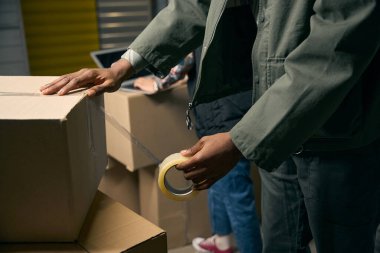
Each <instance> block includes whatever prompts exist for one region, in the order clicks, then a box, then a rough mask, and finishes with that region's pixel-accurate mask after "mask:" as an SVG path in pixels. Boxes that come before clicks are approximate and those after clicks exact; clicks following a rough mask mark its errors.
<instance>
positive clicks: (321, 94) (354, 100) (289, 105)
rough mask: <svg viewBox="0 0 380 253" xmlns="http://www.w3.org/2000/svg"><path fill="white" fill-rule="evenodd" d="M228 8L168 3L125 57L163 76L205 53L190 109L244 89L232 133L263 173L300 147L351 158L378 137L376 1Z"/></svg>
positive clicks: (308, 0) (379, 4)
mask: <svg viewBox="0 0 380 253" xmlns="http://www.w3.org/2000/svg"><path fill="white" fill-rule="evenodd" d="M227 2H228V1H227V0H211V1H207V0H198V1H196V0H172V1H169V5H168V6H167V7H166V8H165V9H164V10H163V11H161V12H160V13H159V14H158V15H157V16H156V17H155V18H154V20H153V21H152V22H151V23H150V24H149V26H148V27H147V28H146V29H145V30H144V31H143V32H142V33H141V34H140V35H139V36H138V38H137V39H136V40H135V41H134V42H133V43H132V44H131V45H130V48H132V49H133V50H135V51H136V52H138V53H139V54H140V55H141V56H143V58H144V59H145V60H146V61H147V62H148V63H149V64H150V68H151V69H152V70H153V71H154V72H155V73H156V74H158V75H165V74H166V73H168V71H169V70H170V68H171V67H172V66H174V65H175V64H176V63H177V62H178V61H179V60H180V59H181V58H182V57H184V56H185V55H186V54H187V53H188V52H190V51H191V50H193V49H195V48H196V47H198V46H200V45H203V50H202V56H201V65H200V71H199V75H198V81H197V86H196V91H195V94H194V97H193V99H192V101H191V104H190V105H191V106H196V105H197V104H199V103H203V102H209V101H212V100H214V99H217V98H219V97H222V96H226V95H229V94H233V93H237V92H242V91H244V90H246V89H247V86H246V85H244V84H245V83H246V81H247V80H250V82H251V83H252V86H250V87H249V88H250V89H252V91H253V99H252V107H251V109H250V110H249V111H248V112H247V113H246V114H245V116H244V117H243V118H242V119H241V120H240V121H239V122H238V123H237V125H236V126H235V127H234V128H233V129H232V130H231V131H230V134H231V137H232V140H233V142H234V144H235V145H236V146H237V148H238V149H239V150H240V151H241V152H242V154H243V155H244V156H245V157H246V158H248V159H250V160H252V161H254V162H255V163H256V164H257V165H258V166H260V167H261V168H264V169H268V170H272V169H275V168H276V167H277V166H278V165H279V164H280V163H281V162H282V161H284V160H285V159H286V158H287V157H289V155H291V154H293V153H295V152H297V151H298V150H299V149H300V148H302V149H304V150H311V151H323V152H324V151H331V150H345V149H354V148H357V147H361V146H364V145H367V144H370V143H371V142H373V141H375V140H377V139H378V138H379V137H380V69H376V68H375V66H376V64H377V66H380V52H379V46H380V1H379V0H365V1H359V0H334V1H322V0H302V1H301V0H300V1H290V0H281V1H279V0H258V1H253V6H251V7H252V8H251V7H250V6H248V5H246V6H243V7H232V8H231V7H228V6H227ZM229 9H233V11H230V12H229V13H230V14H229V15H226V13H227V10H229ZM248 10H249V11H248ZM231 12H232V13H234V14H231ZM252 14H253V15H252ZM253 17H255V18H253ZM252 24H253V25H257V33H256V32H255V31H256V29H252ZM252 38H255V39H254V40H253V39H252ZM253 41H254V43H253ZM247 59H248V61H247ZM247 66H249V68H247ZM247 73H249V75H248V74H247Z"/></svg>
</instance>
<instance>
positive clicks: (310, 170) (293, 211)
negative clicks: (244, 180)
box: [259, 144, 380, 253]
mask: <svg viewBox="0 0 380 253" xmlns="http://www.w3.org/2000/svg"><path fill="white" fill-rule="evenodd" d="M379 146H380V145H378V144H376V145H369V146H367V147H364V148H361V149H356V150H350V151H346V152H343V151H341V152H319V153H317V152H303V153H301V154H299V155H292V156H291V157H289V158H288V159H287V160H286V161H285V162H284V163H282V164H281V166H280V167H279V168H278V169H276V170H275V171H273V172H268V171H265V170H263V169H260V170H259V171H260V176H261V179H262V200H263V201H262V233H263V253H285V252H286V253H293V252H294V253H296V252H297V253H304V252H308V247H307V245H308V243H309V241H310V240H311V239H312V238H314V241H315V245H316V248H317V252H318V253H373V252H374V238H375V236H374V234H375V230H376V228H377V225H378V219H377V218H378V217H379V216H378V215H379V200H380V147H379Z"/></svg>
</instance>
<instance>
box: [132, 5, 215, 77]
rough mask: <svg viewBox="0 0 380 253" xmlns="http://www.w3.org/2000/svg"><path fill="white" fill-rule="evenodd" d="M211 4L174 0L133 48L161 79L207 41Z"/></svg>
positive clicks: (143, 33)
mask: <svg viewBox="0 0 380 253" xmlns="http://www.w3.org/2000/svg"><path fill="white" fill-rule="evenodd" d="M209 2H210V1H209V0H202V1H201V0H198V1H195V0H173V1H170V2H169V5H168V6H167V7H166V8H165V9H163V10H162V11H161V12H160V13H159V14H158V15H157V16H156V17H155V18H154V19H153V21H152V22H151V23H150V24H149V25H148V26H147V27H146V29H144V31H143V32H142V33H141V34H140V35H139V36H138V37H137V38H136V40H135V41H134V42H133V43H132V44H131V45H130V48H131V49H133V50H134V51H135V52H137V53H138V54H140V55H141V56H142V57H143V58H144V59H145V60H146V61H147V62H148V63H149V64H150V65H151V67H153V68H154V69H157V70H159V71H158V73H159V74H161V75H159V76H160V77H161V78H162V77H164V76H166V75H167V74H168V73H169V71H170V69H171V68H172V67H173V66H175V65H176V64H177V63H178V62H179V61H180V60H181V59H183V58H184V57H185V56H186V55H187V54H188V53H189V52H191V51H192V50H193V49H195V48H197V47H198V46H199V45H200V44H201V43H202V40H203V35H204V30H205V24H206V18H207V11H208V6H209Z"/></svg>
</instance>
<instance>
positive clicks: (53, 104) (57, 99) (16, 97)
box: [0, 76, 83, 119]
mask: <svg viewBox="0 0 380 253" xmlns="http://www.w3.org/2000/svg"><path fill="white" fill-rule="evenodd" d="M55 78H57V77H46V76H44V77H40V76H0V119H64V118H65V116H66V115H67V114H68V113H69V112H70V110H71V109H72V108H73V107H74V106H75V105H76V104H77V103H78V102H79V101H80V100H81V99H82V98H83V94H82V93H80V92H78V93H73V94H71V95H69V96H56V95H53V96H44V95H42V94H41V93H40V91H39V88H40V86H42V85H43V84H46V83H49V82H50V81H52V80H54V79H55Z"/></svg>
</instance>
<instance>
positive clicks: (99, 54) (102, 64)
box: [90, 47, 152, 94]
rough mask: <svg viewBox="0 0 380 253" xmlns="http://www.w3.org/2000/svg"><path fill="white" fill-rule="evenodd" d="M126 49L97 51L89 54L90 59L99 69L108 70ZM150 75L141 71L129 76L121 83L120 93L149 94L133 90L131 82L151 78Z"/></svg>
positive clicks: (136, 89)
mask: <svg viewBox="0 0 380 253" xmlns="http://www.w3.org/2000/svg"><path fill="white" fill-rule="evenodd" d="M127 49H128V48H127V47H125V48H113V49H102V50H97V51H92V52H90V55H91V58H92V59H93V61H94V62H95V64H96V65H97V66H98V67H99V68H109V67H110V66H111V64H112V63H114V62H115V61H117V60H119V59H120V57H121V56H122V55H123V54H124V53H125V51H127ZM151 75H152V73H150V72H149V71H147V70H142V71H140V72H138V73H136V74H134V75H133V76H131V77H130V78H129V79H128V80H126V81H124V82H122V84H121V86H120V89H119V90H122V91H127V92H139V93H146V94H149V93H147V92H145V91H142V90H140V89H138V88H135V87H134V86H133V82H134V81H135V79H136V78H138V77H142V76H151Z"/></svg>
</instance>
